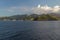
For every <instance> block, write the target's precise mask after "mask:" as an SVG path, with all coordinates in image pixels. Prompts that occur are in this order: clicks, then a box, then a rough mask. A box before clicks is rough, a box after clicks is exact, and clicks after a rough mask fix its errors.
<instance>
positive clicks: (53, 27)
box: [0, 21, 60, 40]
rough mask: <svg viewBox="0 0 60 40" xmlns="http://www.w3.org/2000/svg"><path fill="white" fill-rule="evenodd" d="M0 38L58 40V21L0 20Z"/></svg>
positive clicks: (59, 36) (59, 34) (12, 39)
mask: <svg viewBox="0 0 60 40" xmlns="http://www.w3.org/2000/svg"><path fill="white" fill-rule="evenodd" d="M0 40H60V21H0Z"/></svg>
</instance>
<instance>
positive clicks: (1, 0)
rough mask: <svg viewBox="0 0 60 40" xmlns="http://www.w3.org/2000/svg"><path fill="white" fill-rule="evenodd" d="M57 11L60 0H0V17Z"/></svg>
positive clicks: (59, 6) (59, 9)
mask: <svg viewBox="0 0 60 40" xmlns="http://www.w3.org/2000/svg"><path fill="white" fill-rule="evenodd" d="M47 10H48V11H47ZM59 11H60V0H0V16H11V15H16V14H26V13H27V14H29V13H37V14H39V13H42V12H43V13H44V12H59Z"/></svg>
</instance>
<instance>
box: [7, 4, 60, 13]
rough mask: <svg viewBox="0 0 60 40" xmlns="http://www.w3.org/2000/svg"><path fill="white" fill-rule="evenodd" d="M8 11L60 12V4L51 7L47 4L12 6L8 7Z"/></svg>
mask: <svg viewBox="0 0 60 40" xmlns="http://www.w3.org/2000/svg"><path fill="white" fill-rule="evenodd" d="M7 11H8V12H12V13H13V12H14V13H35V14H43V13H60V6H54V7H49V6H47V5H45V6H41V5H38V6H37V7H32V8H30V7H10V8H8V9H7Z"/></svg>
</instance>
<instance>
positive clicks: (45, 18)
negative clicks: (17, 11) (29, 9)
mask: <svg viewBox="0 0 60 40" xmlns="http://www.w3.org/2000/svg"><path fill="white" fill-rule="evenodd" d="M4 19H6V20H31V21H58V20H60V17H57V16H54V15H50V14H42V15H37V14H32V15H19V16H18V15H16V16H11V17H0V20H4Z"/></svg>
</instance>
